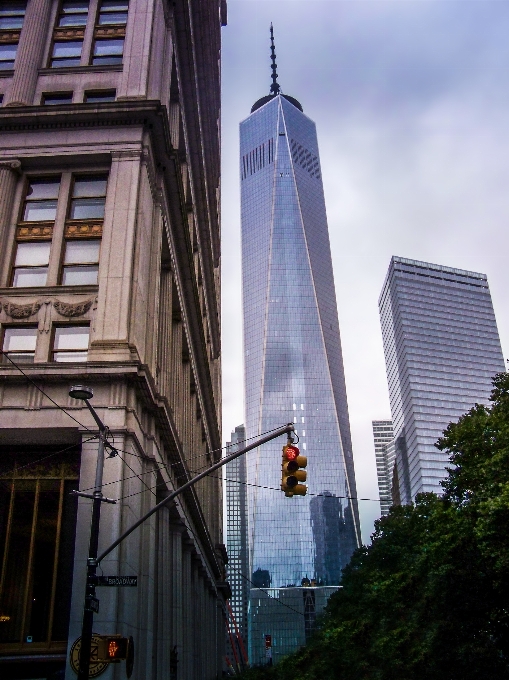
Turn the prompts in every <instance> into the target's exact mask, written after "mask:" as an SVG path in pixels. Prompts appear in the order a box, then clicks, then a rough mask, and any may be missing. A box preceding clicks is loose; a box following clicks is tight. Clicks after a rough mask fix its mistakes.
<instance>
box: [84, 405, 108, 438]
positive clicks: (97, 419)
mask: <svg viewBox="0 0 509 680" xmlns="http://www.w3.org/2000/svg"><path fill="white" fill-rule="evenodd" d="M83 401H84V402H85V404H86V405H87V406H88V410H89V411H90V413H91V414H92V417H93V419H94V420H95V422H96V423H97V427H98V428H99V430H100V431H101V432H104V431H105V430H106V425H105V424H104V423H103V421H102V420H101V419H100V418H99V416H98V415H97V413H96V412H95V409H94V407H93V406H92V405H91V404H90V402H89V401H88V399H84V400H83Z"/></svg>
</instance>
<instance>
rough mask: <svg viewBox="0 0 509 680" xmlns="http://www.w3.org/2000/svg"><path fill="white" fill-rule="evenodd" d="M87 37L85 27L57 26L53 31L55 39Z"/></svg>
mask: <svg viewBox="0 0 509 680" xmlns="http://www.w3.org/2000/svg"><path fill="white" fill-rule="evenodd" d="M84 37H85V29H84V28H65V27H61V26H57V27H56V28H55V29H54V31H53V38H54V39H55V40H76V39H77V38H78V39H81V40H83V38H84Z"/></svg>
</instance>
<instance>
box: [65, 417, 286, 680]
mask: <svg viewBox="0 0 509 680" xmlns="http://www.w3.org/2000/svg"><path fill="white" fill-rule="evenodd" d="M294 431H295V428H294V426H293V423H288V425H284V426H283V427H280V428H278V429H277V430H275V431H274V432H272V433H271V434H268V435H266V436H265V437H261V438H260V439H257V440H256V441H255V442H253V443H252V444H249V445H248V446H245V447H244V448H243V449H241V450H240V451H235V453H230V455H229V456H225V457H224V458H221V460H220V461H219V462H218V463H215V464H214V465H212V466H211V467H209V468H208V469H207V470H205V471H204V472H200V474H199V475H196V477H193V478H192V479H190V480H189V481H188V482H186V483H185V484H182V486H179V488H178V489H177V490H176V491H174V492H173V493H170V494H169V495H168V496H166V498H165V499H164V500H162V501H161V502H160V503H158V504H157V505H154V507H153V508H152V509H151V510H149V511H148V512H147V513H145V514H144V515H143V517H141V518H140V519H139V520H138V521H137V522H135V523H134V524H133V525H132V527H130V528H129V529H127V531H124V533H123V534H122V535H121V536H120V537H119V538H117V540H116V541H115V542H114V543H112V544H111V545H110V547H109V548H106V550H105V551H104V552H102V553H101V554H100V555H99V557H97V559H95V566H97V565H98V564H99V562H101V560H103V559H104V558H105V557H106V555H109V554H110V552H111V551H112V550H114V549H115V548H116V547H117V545H119V543H122V541H123V540H124V539H125V538H127V537H128V536H129V535H130V534H132V532H133V531H134V530H135V529H137V528H138V527H139V526H140V524H143V522H144V521H145V520H146V519H148V518H149V517H151V516H152V515H153V514H154V513H155V512H157V511H158V510H160V509H161V508H162V507H164V506H165V505H167V504H168V503H169V502H170V501H172V500H173V499H174V498H176V497H177V496H179V495H180V494H181V493H182V492H183V491H185V490H186V489H189V487H190V486H193V484H196V482H199V481H200V479H203V478H204V477H206V476H207V475H209V474H210V473H211V472H214V470H218V469H219V468H220V467H222V466H223V465H226V463H229V462H230V461H231V460H234V459H235V458H238V457H239V456H243V455H244V454H245V453H247V452H248V451H251V449H256V448H257V447H258V446H261V445H262V444H265V443H266V442H270V441H272V439H276V437H280V436H281V435H282V434H285V433H287V434H288V435H289V434H290V432H294ZM96 554H97V553H96ZM94 573H95V572H94ZM79 680H82V678H81V677H79ZM83 680H85V679H83Z"/></svg>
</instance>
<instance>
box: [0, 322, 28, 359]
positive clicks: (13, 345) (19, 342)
mask: <svg viewBox="0 0 509 680" xmlns="http://www.w3.org/2000/svg"><path fill="white" fill-rule="evenodd" d="M36 342H37V327H35V326H17V327H12V328H6V329H5V330H4V339H3V347H2V349H3V351H4V352H5V353H6V354H7V356H9V357H10V358H11V359H12V360H13V361H14V362H16V363H25V364H27V363H33V361H34V357H35V344H36ZM2 361H3V363H10V362H9V360H8V359H7V358H6V357H4V356H2Z"/></svg>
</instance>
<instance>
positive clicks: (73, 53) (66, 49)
mask: <svg viewBox="0 0 509 680" xmlns="http://www.w3.org/2000/svg"><path fill="white" fill-rule="evenodd" d="M82 45H83V42H82V41H81V40H73V41H69V42H56V43H55V44H54V45H53V56H54V57H57V58H64V57H65V58H67V57H79V56H80V55H81V46H82Z"/></svg>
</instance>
